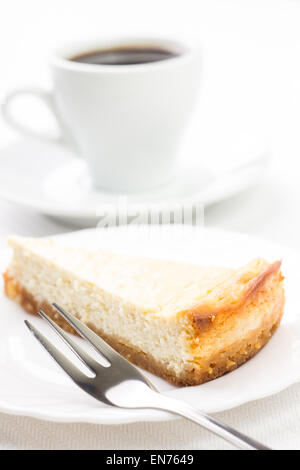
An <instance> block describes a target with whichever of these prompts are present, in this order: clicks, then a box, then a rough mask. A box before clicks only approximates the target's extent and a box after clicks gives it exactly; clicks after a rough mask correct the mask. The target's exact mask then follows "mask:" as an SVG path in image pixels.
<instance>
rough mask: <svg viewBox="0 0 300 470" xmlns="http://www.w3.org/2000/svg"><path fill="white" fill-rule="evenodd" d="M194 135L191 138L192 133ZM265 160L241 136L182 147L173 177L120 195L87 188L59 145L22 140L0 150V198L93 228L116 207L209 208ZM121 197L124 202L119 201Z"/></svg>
mask: <svg viewBox="0 0 300 470" xmlns="http://www.w3.org/2000/svg"><path fill="white" fill-rule="evenodd" d="M194 135H195V134H194ZM266 162H267V156H266V151H265V148H264V146H263V144H262V143H261V142H260V141H259V140H257V139H256V138H254V137H253V136H252V135H249V134H246V133H242V132H240V133H239V134H238V135H235V138H234V140H230V139H229V138H228V136H226V138H225V137H224V138H222V137H221V135H220V132H219V135H218V138H217V139H216V138H214V139H213V140H212V138H211V136H209V135H208V134H207V135H206V136H205V135H202V136H201V139H200V141H199V143H197V142H193V141H192V140H191V141H190V142H189V145H186V146H184V147H183V150H182V158H180V159H179V164H178V167H177V171H176V174H175V175H174V176H173V179H172V180H171V181H170V182H169V183H168V184H166V185H164V186H161V187H157V188H155V189H153V190H151V191H145V192H140V193H132V194H120V193H115V192H109V191H104V190H103V191H100V190H98V191H96V190H94V189H92V188H91V187H90V184H89V177H88V171H87V167H86V164H85V162H84V160H82V159H79V158H76V157H74V156H73V155H72V154H71V153H70V152H69V151H67V149H64V148H63V147H60V146H57V145H53V144H45V143H41V142H35V141H31V140H23V141H20V142H19V143H17V144H13V145H10V146H9V147H7V148H5V149H2V150H1V152H0V197H2V198H4V199H6V200H8V201H11V202H14V203H17V204H20V205H22V206H24V207H27V208H29V209H33V210H36V211H38V212H40V213H43V214H47V215H51V216H54V217H56V218H60V219H62V220H63V221H64V222H69V223H72V224H75V225H77V226H80V227H95V226H96V225H97V222H99V220H100V219H101V217H103V216H106V217H114V216H115V214H116V210H117V208H118V204H120V203H121V204H124V199H125V198H126V206H127V209H128V212H129V213H130V212H131V213H136V212H138V213H139V215H142V213H143V212H145V213H146V212H147V211H148V210H149V206H150V207H154V208H155V210H156V211H160V212H162V211H164V210H168V207H170V205H172V203H174V202H178V201H181V202H183V201H185V202H189V203H190V204H195V203H202V204H203V205H208V204H212V203H215V202H217V201H221V200H223V199H225V198H227V197H229V196H232V195H234V194H237V193H238V192H240V191H241V190H244V189H246V188H248V187H249V186H251V185H253V184H255V183H257V182H258V180H259V179H260V178H261V177H262V175H263V173H264V169H265V166H266ZM120 197H122V200H120Z"/></svg>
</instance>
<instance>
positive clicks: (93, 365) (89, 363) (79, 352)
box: [38, 310, 101, 372]
mask: <svg viewBox="0 0 300 470" xmlns="http://www.w3.org/2000/svg"><path fill="white" fill-rule="evenodd" d="M38 313H39V315H40V316H41V317H42V318H44V320H46V321H47V322H48V323H49V325H50V326H51V327H52V328H53V330H54V331H56V333H57V334H58V336H60V338H61V339H62V340H63V341H64V342H65V343H66V344H67V346H69V348H70V349H71V350H72V351H73V352H74V353H75V354H76V356H77V357H78V358H79V359H80V360H81V362H83V364H84V365H85V366H86V367H87V368H88V369H89V370H90V371H91V372H96V371H97V369H98V368H99V366H100V365H101V364H99V363H98V362H96V361H95V360H94V359H93V358H92V357H91V356H90V355H89V354H87V353H86V352H85V351H84V350H83V349H82V348H81V347H80V346H78V344H77V343H75V341H73V339H72V338H70V337H69V336H68V335H67V334H66V333H65V332H64V330H63V329H62V328H60V327H59V326H58V325H57V324H56V323H55V322H54V321H53V320H51V318H49V317H48V315H46V313H45V312H43V310H39V312H38Z"/></svg>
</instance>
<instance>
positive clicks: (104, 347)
mask: <svg viewBox="0 0 300 470" xmlns="http://www.w3.org/2000/svg"><path fill="white" fill-rule="evenodd" d="M52 305H53V307H54V308H56V310H57V311H58V312H59V313H60V314H61V316H62V317H63V318H64V319H65V320H66V321H67V322H68V323H69V324H70V325H71V326H72V327H73V328H74V329H75V330H76V331H77V333H79V334H80V335H81V336H82V337H83V338H85V339H86V340H87V341H88V342H89V343H90V344H91V345H92V346H93V347H94V349H96V351H98V352H100V354H102V355H103V356H104V357H105V358H106V359H107V360H108V361H109V362H110V363H111V364H113V362H114V360H115V359H116V360H118V361H119V360H120V359H121V360H124V359H123V357H122V356H121V355H120V354H119V353H117V352H116V351H115V350H114V349H113V348H112V347H111V346H109V344H107V343H106V342H105V341H104V340H103V339H102V338H100V336H98V335H96V333H94V332H93V331H92V330H91V329H90V328H89V327H88V326H86V325H85V324H84V323H82V321H80V320H78V318H76V317H74V315H71V314H70V313H68V312H66V310H64V309H63V308H62V307H60V306H59V305H57V304H56V303H53V304H52ZM126 362H127V361H126Z"/></svg>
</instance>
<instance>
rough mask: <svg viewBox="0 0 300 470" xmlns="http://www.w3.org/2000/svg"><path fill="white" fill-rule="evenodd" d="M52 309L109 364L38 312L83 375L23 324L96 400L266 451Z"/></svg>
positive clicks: (58, 309)
mask: <svg viewBox="0 0 300 470" xmlns="http://www.w3.org/2000/svg"><path fill="white" fill-rule="evenodd" d="M53 307H54V308H55V309H56V310H57V311H58V312H59V313H60V315H61V316H62V317H63V318H64V319H65V320H66V321H67V322H68V323H69V324H70V325H71V326H72V327H73V328H74V329H75V330H76V331H77V332H78V333H79V334H80V335H81V336H82V337H83V338H85V339H86V340H87V341H88V342H89V343H90V344H91V345H92V346H93V347H94V349H96V351H97V352H98V353H100V355H102V356H104V357H105V358H106V359H107V361H108V362H109V364H110V365H109V366H108V367H105V366H103V365H101V364H100V363H98V362H97V361H96V360H95V359H94V358H92V357H91V356H90V355H89V354H88V353H87V352H86V351H84V350H83V349H82V348H81V347H80V346H78V344H77V343H76V342H75V341H74V340H73V339H72V338H71V337H70V336H69V335H68V334H66V333H65V332H64V331H63V330H62V329H61V328H60V327H59V326H58V325H56V323H54V321H52V320H51V319H50V318H49V317H48V316H47V315H46V314H45V313H44V312H43V311H42V310H40V311H39V314H40V315H41V317H43V318H44V319H45V320H46V321H47V322H48V323H49V324H50V326H51V327H52V328H53V329H54V330H55V331H56V332H57V334H58V335H59V336H60V337H61V338H62V339H63V340H64V342H65V343H66V344H67V345H68V346H69V347H70V348H71V350H72V351H73V352H74V353H75V354H76V355H77V356H78V358H79V359H80V360H81V361H82V362H83V363H84V364H85V366H86V367H87V368H88V369H89V370H90V372H91V374H92V377H89V376H88V375H86V374H84V373H83V372H82V371H81V370H80V369H78V367H76V366H75V365H74V364H73V363H72V362H71V361H70V360H69V359H67V358H66V357H65V356H64V354H62V353H61V352H60V351H59V350H58V349H57V348H56V347H55V346H54V345H53V344H52V343H51V342H50V341H49V340H48V339H47V338H46V337H45V336H44V335H43V334H42V333H40V331H38V330H37V329H36V328H35V327H34V326H33V325H32V324H31V323H30V322H29V321H28V320H25V324H26V325H27V327H28V328H29V330H30V331H31V332H32V333H33V335H34V336H35V337H36V338H37V340H38V341H39V342H40V343H41V344H42V346H43V347H44V348H45V349H46V351H48V353H49V354H50V355H51V356H52V357H53V359H54V360H55V361H56V362H57V363H58V364H59V365H60V367H61V368H62V369H63V370H64V371H65V372H66V373H67V374H68V375H69V377H70V378H71V379H72V380H73V381H74V382H75V383H76V384H77V385H78V386H79V387H80V388H82V390H84V391H85V392H87V393H89V394H90V395H92V396H93V397H94V398H96V399H97V400H99V401H101V402H103V403H106V404H107V405H110V406H116V407H119V408H131V409H139V408H150V409H157V410H165V411H169V412H171V413H174V414H176V415H180V416H183V417H184V418H187V419H189V420H191V421H194V422H195V423H197V424H200V426H203V427H204V428H206V429H208V430H209V431H211V432H213V433H214V434H216V435H217V436H220V437H222V438H223V439H225V440H226V441H228V442H230V443H231V444H233V445H234V446H235V447H237V448H238V449H243V450H270V449H269V448H268V447H266V446H264V445H262V444H260V443H259V442H257V441H255V440H254V439H251V438H249V437H247V436H245V435H244V434H242V433H240V432H238V431H236V430H235V429H232V428H231V427H229V426H227V425H226V424H223V423H221V422H219V421H217V420H216V419H215V418H212V417H211V416H208V415H206V414H204V413H202V412H201V411H200V410H198V409H197V408H193V407H192V406H190V405H188V404H186V403H184V402H182V401H179V400H176V399H173V398H170V397H168V396H165V395H162V394H161V393H159V392H157V391H156V389H155V388H154V386H153V385H152V384H151V382H150V381H149V380H148V379H147V378H146V377H144V376H143V374H141V372H139V370H138V369H137V368H136V367H135V366H133V365H132V364H131V363H130V362H128V361H127V360H126V359H124V358H123V357H122V356H121V355H120V354H118V353H117V352H116V351H115V350H114V349H113V348H111V347H110V346H109V345H108V344H107V343H106V342H105V341H104V340H103V339H101V338H100V337H99V336H97V335H96V334H95V333H94V332H93V331H92V330H90V328H88V327H87V326H86V325H84V324H83V323H82V322H81V321H80V320H78V319H77V318H75V317H74V316H73V315H71V314H70V313H68V312H66V311H65V310H64V309H63V308H61V307H59V306H58V305H56V304H53Z"/></svg>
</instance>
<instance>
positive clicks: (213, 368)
mask: <svg viewBox="0 0 300 470" xmlns="http://www.w3.org/2000/svg"><path fill="white" fill-rule="evenodd" d="M62 243H63V242H62V241H60V242H58V241H52V240H49V239H32V238H20V237H11V238H10V239H9V245H10V246H11V247H12V248H13V252H14V256H13V258H12V261H11V263H10V265H9V267H8V269H7V271H6V273H5V274H4V280H5V292H6V294H7V296H8V297H10V298H11V299H13V300H15V301H16V302H18V303H19V304H20V305H21V306H22V307H23V308H24V309H25V310H26V311H27V312H29V313H32V314H35V313H36V312H37V311H38V309H40V308H41V309H43V310H44V311H45V312H46V313H47V314H48V315H49V316H50V317H52V318H53V319H54V320H56V321H57V323H58V324H59V325H60V326H62V327H63V328H64V329H66V330H67V331H70V326H69V325H68V324H67V323H65V322H64V320H63V319H62V318H61V317H60V316H58V314H57V312H56V311H55V310H54V309H53V307H52V306H51V304H52V302H56V303H57V304H59V305H61V306H62V307H63V308H65V309H66V310H68V311H69V312H70V313H72V314H73V315H75V316H76V317H78V318H79V319H80V320H82V321H83V322H84V323H86V324H87V325H88V326H90V327H91V328H92V329H93V330H94V331H95V332H97V333H98V334H99V335H100V336H102V337H103V338H104V339H105V340H106V341H107V342H108V343H109V344H111V345H112V346H113V347H114V348H115V349H116V350H117V351H119V352H120V353H121V354H123V355H124V356H125V357H126V358H127V359H129V360H130V361H132V362H133V363H135V364H137V365H139V366H141V367H143V368H145V369H147V370H149V371H150V372H153V373H155V374H157V375H160V376H161V377H164V378H165V379H167V380H168V381H170V382H172V383H175V384H184V385H195V384H200V383H203V382H206V381H208V380H211V379H214V378H216V377H219V376H221V375H222V374H224V373H226V372H229V371H231V370H233V369H235V368H236V367H238V366H239V365H241V364H242V363H244V362H245V361H247V360H248V359H249V358H251V357H252V356H253V355H254V354H256V353H257V352H258V351H259V350H260V349H261V348H262V347H263V346H264V345H265V344H266V343H267V341H268V340H269V339H270V337H271V336H272V334H273V333H274V331H275V330H276V328H277V326H278V325H279V323H280V319H281V317H282V314H283V307H284V290H283V283H282V280H283V277H282V275H281V272H280V264H281V263H280V261H276V262H275V263H272V264H270V263H268V262H266V261H264V260H263V259H255V260H253V261H252V262H251V263H249V264H248V265H247V266H245V267H242V268H240V269H227V268H216V267H200V266H196V265H190V264H183V263H175V262H172V261H161V260H153V259H146V258H135V257H130V256H124V255H117V254H113V253H108V252H105V251H101V250H88V249H81V248H74V247H73V248H72V247H68V246H63V245H62Z"/></svg>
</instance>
